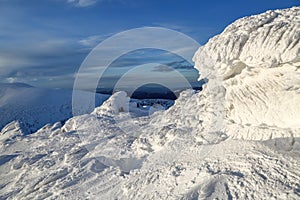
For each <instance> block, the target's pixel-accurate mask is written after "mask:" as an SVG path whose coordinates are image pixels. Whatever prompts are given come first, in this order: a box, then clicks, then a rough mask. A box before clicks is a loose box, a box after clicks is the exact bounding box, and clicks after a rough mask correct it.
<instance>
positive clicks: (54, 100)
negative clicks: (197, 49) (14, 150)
mask: <svg viewBox="0 0 300 200" xmlns="http://www.w3.org/2000/svg"><path fill="white" fill-rule="evenodd" d="M82 93H83V94H84V92H82ZM107 98H108V95H96V99H97V101H96V103H97V105H101V103H102V102H103V101H104V100H106V99H107ZM71 116H72V91H71V90H59V89H56V90H55V89H40V88H34V87H31V86H29V85H26V84H23V83H11V84H10V83H0V131H1V129H2V128H3V127H4V126H5V125H6V124H8V123H11V122H13V121H15V122H16V123H18V124H19V126H20V128H21V129H22V131H23V133H24V134H29V133H32V132H35V131H37V130H38V129H40V128H41V127H43V126H44V125H46V124H48V123H55V122H57V121H63V120H66V119H68V118H70V117H71ZM3 134H4V133H3Z"/></svg>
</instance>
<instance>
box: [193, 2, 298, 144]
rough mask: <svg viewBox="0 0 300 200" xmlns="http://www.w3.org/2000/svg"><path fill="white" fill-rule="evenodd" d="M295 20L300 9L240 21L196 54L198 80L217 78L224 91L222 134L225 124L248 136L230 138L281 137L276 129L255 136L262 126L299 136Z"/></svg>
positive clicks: (296, 32)
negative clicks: (241, 129)
mask: <svg viewBox="0 0 300 200" xmlns="http://www.w3.org/2000/svg"><path fill="white" fill-rule="evenodd" d="M299 16H300V8H299V7H294V8H291V9H285V10H275V11H268V12H266V13H263V14H260V15H255V16H251V17H245V18H242V19H239V20H237V21H236V22H234V23H233V24H231V25H230V26H228V27H227V28H226V29H225V30H224V32H223V33H221V34H220V35H217V36H215V37H214V38H212V39H210V40H209V42H208V43H207V44H206V45H205V46H203V47H201V48H200V49H199V50H198V52H197V53H196V54H195V56H194V60H195V63H196V66H195V67H196V68H197V69H199V71H200V72H201V77H202V78H209V79H214V77H213V76H215V77H218V78H219V79H220V80H221V84H222V85H223V86H224V88H225V90H226V93H225V96H224V101H225V102H224V106H225V115H226V120H227V122H228V126H227V128H226V132H228V130H230V129H231V128H230V125H234V126H235V128H232V129H233V130H236V127H237V126H239V128H244V131H242V132H247V134H246V135H245V134H236V132H232V131H229V134H230V133H232V134H234V137H238V138H244V139H247V138H248V139H262V138H264V139H270V138H272V137H278V136H279V135H280V137H281V136H282V135H284V134H282V133H283V132H284V131H280V134H279V135H277V136H276V131H275V132H274V131H269V132H268V131H260V134H263V136H261V135H258V134H256V133H255V132H256V131H257V129H260V128H259V127H262V128H261V129H260V130H262V129H265V128H264V127H266V126H268V127H277V128H279V129H286V131H285V132H286V137H289V136H291V135H293V134H296V135H299V133H300V131H299V128H300V120H299V119H300V106H299V103H297V102H300V71H299V68H300V62H299V61H300V42H299V41H300V17H299ZM207 56H209V57H210V58H211V59H210V60H209V62H208V61H207ZM207 66H209V67H208V68H207ZM212 72H214V74H212ZM249 127H253V128H249ZM251 130H253V132H252V133H251ZM249 131H250V133H249ZM254 135H256V136H257V137H256V136H254Z"/></svg>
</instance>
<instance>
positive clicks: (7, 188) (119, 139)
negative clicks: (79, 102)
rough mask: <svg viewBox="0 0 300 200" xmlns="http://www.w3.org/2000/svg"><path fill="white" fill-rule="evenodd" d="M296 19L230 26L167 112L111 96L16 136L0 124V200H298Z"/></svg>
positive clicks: (206, 50)
mask: <svg viewBox="0 0 300 200" xmlns="http://www.w3.org/2000/svg"><path fill="white" fill-rule="evenodd" d="M298 16H300V8H291V9H286V10H278V11H269V12H267V13H264V14H261V15H257V16H252V17H246V18H243V19H240V20H238V21H236V22H235V23H233V24H232V25H230V26H229V27H228V28H227V29H226V30H225V31H224V32H223V33H222V34H220V35H218V36H216V37H214V38H213V39H211V40H210V41H209V42H208V43H207V44H206V45H205V46H204V47H202V48H200V49H199V51H198V52H197V53H196V55H195V62H196V67H197V68H198V69H200V72H201V76H202V77H203V78H208V79H209V81H208V83H207V85H206V86H205V87H204V88H203V91H201V92H199V93H195V92H194V91H191V90H188V91H185V92H183V93H181V95H180V97H179V99H177V100H176V102H175V105H174V106H172V107H171V108H170V109H168V110H167V111H157V112H155V113H154V114H152V115H151V116H143V117H134V118H133V117H132V114H131V113H127V112H125V111H127V110H129V111H130V110H131V109H128V102H129V99H128V98H127V97H126V95H125V94H124V93H123V92H119V93H116V94H114V95H113V96H112V97H111V98H110V99H109V100H108V101H106V102H105V103H104V104H103V105H102V106H101V107H99V108H96V109H95V110H94V112H92V113H91V114H86V115H83V116H76V117H73V118H71V119H69V120H67V121H66V123H65V124H61V123H56V124H54V125H46V126H45V127H43V128H42V129H40V130H39V131H37V132H36V133H34V134H31V135H29V136H27V137H23V136H21V134H19V129H20V126H19V124H16V123H14V124H10V125H9V126H8V127H6V130H7V132H8V133H9V134H7V137H5V138H4V137H3V138H0V139H1V143H0V144H1V146H0V155H1V156H0V174H1V179H0V198H3V199H6V198H8V199H44V198H48V199H64V198H65V199H299V196H300V190H299V188H300V185H299V182H300V173H299V170H298V168H299V164H300V157H299V156H300V140H299V121H298V120H299V106H298V103H297V102H299V95H300V94H299V63H298V61H299V48H300V45H299V32H297V31H298V30H299V22H298V20H299V18H298ZM279 24H281V26H282V30H285V33H284V35H283V36H282V37H280V38H277V39H278V42H276V43H278V44H277V45H278V46H276V44H274V45H273V46H272V44H273V43H272V42H273V39H276V37H277V34H278V33H280V32H281V31H280V30H281V29H279V31H277V29H275V28H273V27H276V26H279ZM267 29H268V30H269V31H266V30H267ZM260 32H262V33H264V34H262V33H261V34H260ZM285 35H286V36H285ZM295 40H296V41H295ZM263 41H269V43H272V44H270V45H269V47H270V49H271V48H273V49H274V50H270V49H268V48H267V47H265V46H264V45H265V44H264V42H263ZM276 41H277V40H276ZM286 43H288V44H286ZM279 44H282V45H283V46H281V45H279ZM284 44H286V46H284ZM290 44H293V45H290ZM266 45H267V44H266ZM252 46H253V47H252ZM283 47H288V49H282V48H283ZM251 49H252V50H251ZM250 50H251V51H250ZM242 52H244V53H242ZM247 52H248V53H249V54H247ZM248 55H249V57H248ZM275 58H276V60H275ZM129 105H130V103H129ZM135 105H136V104H131V108H133V109H132V111H133V112H135V111H136V109H134V106H135ZM9 135H13V137H9ZM242 139H248V140H242ZM249 139H254V140H255V141H253V140H252V141H250V140H249ZM262 140H264V141H262Z"/></svg>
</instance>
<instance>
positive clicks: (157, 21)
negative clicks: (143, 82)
mask: <svg viewBox="0 0 300 200" xmlns="http://www.w3.org/2000/svg"><path fill="white" fill-rule="evenodd" d="M297 5H300V1H299V0H243V1H241V0H232V1H221V0H215V1H200V0H0V82H25V83H28V84H31V85H34V86H39V87H55V88H56V87H60V88H72V85H73V80H74V74H75V73H76V71H77V70H78V68H79V66H80V64H81V63H82V61H83V60H84V58H85V57H86V56H87V54H88V53H89V52H90V51H91V49H92V48H93V47H95V46H96V45H97V44H98V43H99V42H101V41H102V40H104V39H106V38H108V37H110V36H112V35H114V34H116V33H118V32H121V31H125V30H128V29H132V28H139V27H145V26H159V27H166V28H170V29H174V30H177V31H180V32H182V33H185V34H187V35H189V36H190V37H192V38H194V39H195V40H197V41H198V42H199V43H200V44H205V42H206V41H207V40H208V39H209V38H210V37H212V36H214V35H216V34H218V33H220V32H222V30H223V29H224V28H225V27H226V26H227V25H229V24H230V23H232V22H233V21H235V20H236V19H238V18H240V17H243V16H248V15H252V14H258V13H261V12H264V11H266V10H270V9H277V8H288V7H291V6H297ZM150 55H152V57H153V59H156V60H158V61H160V62H162V63H171V62H172V61H174V60H176V58H174V56H173V57H172V56H170V57H165V58H163V59H162V58H160V59H158V57H159V55H158V53H157V52H156V53H155V52H154V53H153V51H152V53H150ZM153 55H154V56H153ZM135 56H139V52H137V53H136V55H131V57H130V56H127V57H126V56H125V57H124V58H123V60H122V59H120V60H119V67H120V66H121V64H122V63H124V62H125V61H128V60H130V59H131V60H132V59H133V58H135ZM150 57H151V56H150ZM146 59H151V58H149V56H148V57H147V56H146V57H145V60H146ZM178 61H179V62H180V60H178ZM131 64H132V65H133V64H134V62H129V64H128V63H127V66H124V67H128V66H129V67H130V65H131ZM116 65H118V64H116ZM185 65H186V64H184V66H185ZM178 70H179V71H181V72H182V73H184V74H185V75H186V76H187V77H188V78H189V79H191V81H194V80H195V79H196V78H197V77H196V74H197V72H196V71H195V70H192V69H190V68H188V67H182V68H180V67H179V69H178ZM162 71H164V72H165V73H166V70H165V69H163V70H162ZM114 73H116V72H114ZM109 75H111V74H109V73H108V76H109Z"/></svg>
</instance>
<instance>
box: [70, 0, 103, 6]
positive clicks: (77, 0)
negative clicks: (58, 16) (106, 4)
mask: <svg viewBox="0 0 300 200" xmlns="http://www.w3.org/2000/svg"><path fill="white" fill-rule="evenodd" d="M97 1H98V0H68V3H72V4H74V5H75V6H77V7H87V6H91V5H94V4H95V3H97Z"/></svg>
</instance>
